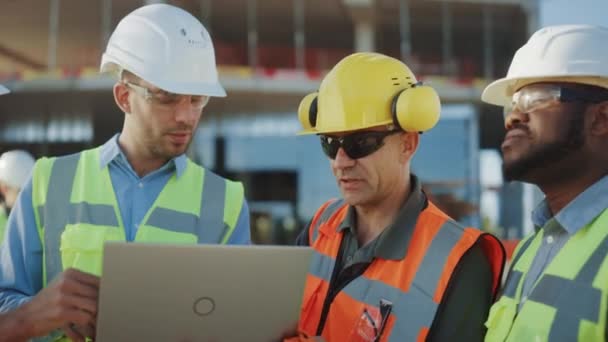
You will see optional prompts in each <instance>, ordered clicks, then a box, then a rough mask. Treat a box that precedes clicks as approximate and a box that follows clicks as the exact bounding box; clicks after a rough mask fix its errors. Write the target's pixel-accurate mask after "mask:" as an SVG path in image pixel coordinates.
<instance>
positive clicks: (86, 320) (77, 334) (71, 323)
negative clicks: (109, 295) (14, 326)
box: [24, 269, 99, 341]
mask: <svg viewBox="0 0 608 342" xmlns="http://www.w3.org/2000/svg"><path fill="white" fill-rule="evenodd" d="M98 293H99V277H97V276H94V275H91V274H88V273H84V272H81V271H78V270H76V269H67V270H65V271H64V272H62V273H61V274H59V275H58V276H57V277H56V278H55V279H54V280H53V281H52V282H51V283H50V284H49V286H47V287H45V288H44V289H42V291H40V292H39V293H38V294H37V295H36V296H34V297H33V298H32V299H31V300H30V302H29V303H26V304H25V305H24V309H27V311H28V315H26V317H27V318H28V320H29V328H30V329H32V331H33V332H36V334H35V335H34V336H40V335H44V334H45V333H47V332H49V331H52V330H55V329H63V331H64V333H65V334H66V336H67V337H69V338H71V339H72V341H85V337H91V338H93V337H94V336H92V335H94V334H95V321H96V319H97V296H98ZM38 332H40V333H38Z"/></svg>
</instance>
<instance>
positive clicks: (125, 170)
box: [0, 4, 250, 340]
mask: <svg viewBox="0 0 608 342" xmlns="http://www.w3.org/2000/svg"><path fill="white" fill-rule="evenodd" d="M101 71H102V72H106V73H113V74H115V75H116V76H117V78H118V80H117V82H116V83H115V85H114V87H113V93H114V100H115V101H116V104H117V106H118V107H119V108H120V109H121V110H122V111H123V112H124V113H125V115H124V125H123V128H122V131H121V132H120V134H117V135H115V136H114V137H112V138H111V139H110V140H109V141H108V142H107V143H105V144H104V145H102V146H100V147H98V148H95V149H92V150H86V151H82V152H80V153H77V154H74V155H70V156H65V157H59V158H42V159H40V160H39V161H37V163H36V165H35V167H34V170H33V173H32V174H33V176H32V181H31V182H30V183H28V184H26V186H25V188H24V190H23V192H22V196H21V198H20V201H18V202H17V204H16V206H15V208H14V209H13V211H12V212H11V217H10V218H9V225H8V228H7V234H6V241H5V243H4V245H3V247H2V248H3V250H2V251H1V253H0V264H1V265H2V266H1V267H0V311H6V310H8V309H11V308H14V307H17V306H19V305H20V304H22V303H24V302H27V301H29V300H30V299H31V298H32V297H34V298H38V297H42V298H45V300H46V303H44V304H46V305H41V306H40V308H38V309H39V310H38V311H35V312H36V314H37V315H38V318H39V320H40V321H46V320H62V319H64V318H65V316H66V314H67V313H70V312H71V310H77V311H78V312H79V313H80V314H81V315H85V317H86V319H84V321H87V322H89V323H91V324H89V326H84V327H83V326H81V325H79V324H76V325H75V324H68V325H66V326H65V327H64V328H63V331H62V332H61V334H65V335H67V336H68V337H70V338H72V339H76V340H82V339H83V338H84V337H85V336H92V334H93V333H94V322H95V316H96V312H97V295H98V285H99V279H98V276H99V275H100V273H101V262H102V252H103V244H104V242H106V241H133V242H149V243H179V244H184V243H186V244H196V243H221V244H224V243H230V244H247V243H249V241H250V233H249V212H248V209H247V204H246V202H245V199H244V194H243V186H242V184H241V183H238V182H232V181H229V180H226V179H224V178H221V177H219V176H217V175H215V174H213V173H212V172H210V171H208V170H206V169H204V168H202V167H200V166H198V165H196V164H194V163H193V162H192V161H190V160H189V159H188V158H187V157H186V155H185V152H186V149H187V147H188V145H189V144H190V142H191V140H192V136H193V134H194V132H195V129H196V127H197V125H198V122H199V119H200V117H201V113H202V112H203V110H204V108H205V105H206V104H207V103H208V101H209V99H210V98H211V97H215V96H217V97H223V96H225V95H226V93H225V91H224V89H223V88H222V86H221V85H220V83H219V81H218V73H217V69H216V64H215V55H214V49H213V44H212V41H211V38H210V36H209V34H208V32H207V30H206V29H205V27H203V25H202V24H201V23H200V22H199V21H198V20H197V19H196V18H195V17H193V16H192V15H191V14H189V13H188V12H186V11H184V10H182V9H179V8H177V7H174V6H170V5H166V4H154V5H148V6H144V7H141V8H139V9H137V10H135V11H133V12H132V13H130V14H129V15H127V16H126V17H125V18H123V19H122V20H121V21H120V22H119V24H118V26H117V27H116V29H115V30H114V32H113V33H112V36H111V37H110V40H109V42H108V46H107V49H106V51H105V53H104V54H103V57H102V60H101ZM13 216H14V217H13ZM76 270H79V271H76ZM81 321H83V320H81ZM72 323H77V322H72Z"/></svg>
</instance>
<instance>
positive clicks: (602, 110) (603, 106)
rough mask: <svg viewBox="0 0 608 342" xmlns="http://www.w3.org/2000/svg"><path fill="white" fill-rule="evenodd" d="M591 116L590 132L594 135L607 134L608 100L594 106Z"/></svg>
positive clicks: (603, 135)
mask: <svg viewBox="0 0 608 342" xmlns="http://www.w3.org/2000/svg"><path fill="white" fill-rule="evenodd" d="M594 107H595V108H594V109H595V110H594V111H593V113H592V116H591V134H592V135H594V136H600V137H606V136H608V101H604V102H602V103H599V104H597V105H596V106H594Z"/></svg>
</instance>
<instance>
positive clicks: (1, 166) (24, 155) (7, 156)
mask: <svg viewBox="0 0 608 342" xmlns="http://www.w3.org/2000/svg"><path fill="white" fill-rule="evenodd" d="M34 163H35V160H34V157H32V155H31V154H29V153H28V152H26V151H23V150H12V151H8V152H4V153H3V154H2V155H1V156H0V181H2V182H4V183H6V184H8V185H9V186H11V187H13V188H15V189H21V188H22V187H23V186H24V185H25V182H26V181H27V179H28V178H29V176H30V173H31V172H32V169H33V168H34Z"/></svg>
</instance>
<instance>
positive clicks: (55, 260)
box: [32, 149, 244, 284]
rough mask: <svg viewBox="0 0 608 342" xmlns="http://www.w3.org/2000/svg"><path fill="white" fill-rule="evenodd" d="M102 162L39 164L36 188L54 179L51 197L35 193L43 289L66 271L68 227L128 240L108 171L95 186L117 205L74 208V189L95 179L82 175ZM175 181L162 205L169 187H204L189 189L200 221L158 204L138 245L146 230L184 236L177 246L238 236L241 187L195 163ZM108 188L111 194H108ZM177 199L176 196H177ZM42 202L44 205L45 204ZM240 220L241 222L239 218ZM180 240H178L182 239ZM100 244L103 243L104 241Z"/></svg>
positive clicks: (94, 153) (73, 158) (84, 158)
mask: <svg viewBox="0 0 608 342" xmlns="http://www.w3.org/2000/svg"><path fill="white" fill-rule="evenodd" d="M98 157H99V149H95V150H89V151H84V152H82V153H79V154H75V155H70V156H67V157H61V158H55V159H46V160H42V161H41V162H40V163H43V164H44V165H38V167H37V168H35V172H36V173H35V176H34V177H36V179H38V181H35V182H34V183H35V184H43V182H44V179H45V172H48V173H50V176H47V177H48V188H47V189H46V192H44V189H38V188H34V189H33V191H32V193H33V197H34V203H36V204H37V208H36V212H37V217H38V218H37V219H38V225H39V229H41V234H43V235H44V242H43V245H44V246H43V250H44V259H45V264H44V284H46V283H47V280H49V281H50V280H52V279H53V278H54V277H55V276H56V275H57V274H58V273H60V272H61V271H62V270H63V265H62V255H61V246H62V234H63V232H64V230H65V228H66V225H78V224H81V225H82V224H85V225H86V227H87V229H96V228H98V229H108V228H110V229H112V228H115V229H116V231H115V232H116V234H115V235H114V238H113V239H114V240H116V239H119V240H125V237H124V229H123V228H122V223H121V218H120V216H119V215H120V210H119V209H118V204H117V203H116V199H115V196H114V194H113V192H112V190H111V188H112V184H111V181H110V178H109V172H108V170H107V167H106V168H105V169H102V170H100V171H99V173H100V174H101V175H103V177H100V179H99V180H98V184H96V185H97V186H98V187H99V188H100V189H101V190H100V191H101V192H104V191H105V192H107V191H110V193H109V194H106V201H110V202H112V204H93V203H90V202H91V201H92V202H95V201H99V199H88V197H86V196H87V195H85V197H84V198H82V199H81V201H80V202H77V203H74V202H72V201H73V200H74V199H73V198H72V197H73V196H72V192H74V191H75V190H74V189H77V187H78V186H86V185H84V184H79V183H77V182H83V181H85V180H88V179H91V177H87V175H88V173H87V174H82V173H83V172H85V171H87V170H90V168H91V167H97V169H99V166H98V165H99V159H98ZM45 166H46V169H45ZM87 167H88V168H89V169H87ZM79 168H81V169H79ZM82 168H84V169H82ZM93 177H94V176H93ZM175 177H176V176H175V175H173V176H172V178H171V179H170V180H169V182H168V183H167V185H165V188H164V189H163V190H162V191H161V193H160V194H159V196H158V198H157V201H159V199H160V198H163V196H164V197H166V195H163V194H164V193H165V192H166V191H169V190H170V188H169V186H175V185H178V184H181V185H180V186H181V187H184V186H190V184H192V185H195V184H201V185H202V188H199V189H196V187H195V188H191V189H190V190H191V191H192V192H191V193H192V194H196V195H197V196H201V197H200V207H199V209H198V216H197V215H194V214H191V213H187V212H183V211H179V210H175V209H171V208H166V207H161V206H159V205H158V204H157V202H155V203H154V204H153V205H152V207H151V208H150V210H149V212H148V215H147V219H146V218H144V224H143V225H141V226H140V229H139V231H138V235H137V236H136V239H135V241H140V240H139V238H138V237H139V235H140V232H141V231H142V230H146V229H160V230H161V231H166V232H167V233H169V234H171V233H177V234H181V235H179V236H182V237H181V238H179V239H178V240H175V242H180V241H181V242H183V239H184V238H183V236H184V234H189V235H192V236H193V237H192V239H191V240H192V242H198V243H225V242H226V241H227V240H228V239H229V237H230V235H231V234H232V232H233V231H234V227H235V225H236V221H237V219H238V214H239V212H240V209H241V207H242V204H243V201H244V197H243V192H242V185H240V183H234V182H228V181H225V180H224V179H222V178H221V177H219V176H217V175H215V174H213V173H212V172H209V171H206V170H204V169H202V168H200V167H199V166H197V165H195V164H194V163H192V162H190V161H188V166H187V168H186V171H184V174H183V175H182V176H181V177H180V179H179V180H177V178H175ZM193 177H195V178H193ZM196 177H199V179H198V180H197V179H196ZM40 179H42V180H40ZM105 182H108V183H109V185H108V184H105ZM177 182H182V183H177ZM183 182H187V183H183ZM87 184H88V183H87ZM104 184H105V185H107V186H108V187H109V188H110V189H104V186H103V185H104ZM40 187H42V188H43V187H44V185H40ZM70 189H71V191H70ZM198 194H200V195H198ZM172 196H177V195H175V194H174V195H172ZM101 197H103V196H101ZM203 197H204V198H205V199H206V200H204V199H203ZM42 198H44V200H41V199H42ZM108 198H111V199H108ZM166 202H170V201H165V203H166ZM176 202H177V201H176ZM165 205H166V204H165ZM176 209H178V208H176ZM179 209H182V208H179ZM235 213H236V214H235ZM235 215H236V216H237V217H234V216H235ZM199 217H200V218H201V219H199ZM148 227H150V228H148ZM144 233H145V232H144ZM153 235H154V232H148V233H147V236H148V237H149V236H153ZM170 236H171V235H168V238H167V239H166V241H163V242H169V243H170V242H171V241H172V239H171V237H170ZM175 236H176V237H177V236H178V235H175ZM165 237H167V235H166V234H164V235H163V238H165ZM180 239H181V240H180ZM144 240H145V239H144ZM163 240H164V239H163ZM100 243H103V241H101V242H100Z"/></svg>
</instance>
